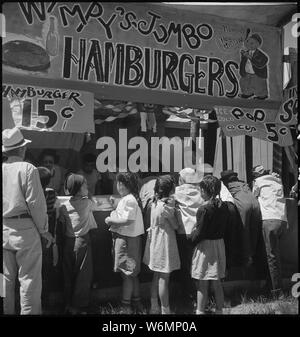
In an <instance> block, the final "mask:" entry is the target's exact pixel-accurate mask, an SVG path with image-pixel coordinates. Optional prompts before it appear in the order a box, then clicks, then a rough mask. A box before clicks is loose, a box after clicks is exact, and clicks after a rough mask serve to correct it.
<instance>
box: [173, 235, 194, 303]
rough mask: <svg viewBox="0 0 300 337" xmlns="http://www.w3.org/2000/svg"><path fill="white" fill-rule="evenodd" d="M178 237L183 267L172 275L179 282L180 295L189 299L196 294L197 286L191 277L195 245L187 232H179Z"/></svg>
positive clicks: (184, 298)
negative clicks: (187, 236)
mask: <svg viewBox="0 0 300 337" xmlns="http://www.w3.org/2000/svg"><path fill="white" fill-rule="evenodd" d="M176 238H177V246H178V251H179V257H180V264H181V268H180V270H176V271H174V272H173V275H172V276H173V280H174V281H175V282H177V283H178V284H179V287H180V289H179V291H180V297H182V299H183V300H187V301H188V300H190V299H191V297H194V296H195V294H196V287H195V284H194V281H193V280H192V277H191V264H192V256H193V246H192V245H191V243H190V241H189V240H188V239H187V238H186V235H185V234H177V236H176ZM177 296H178V294H177Z"/></svg>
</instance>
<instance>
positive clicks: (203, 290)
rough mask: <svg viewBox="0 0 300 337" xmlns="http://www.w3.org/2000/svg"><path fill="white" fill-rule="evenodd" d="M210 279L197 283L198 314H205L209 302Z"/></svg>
mask: <svg viewBox="0 0 300 337" xmlns="http://www.w3.org/2000/svg"><path fill="white" fill-rule="evenodd" d="M207 294H208V281H205V280H199V281H198V284H197V312H196V313H197V314H204V310H205V305H206V302H207Z"/></svg>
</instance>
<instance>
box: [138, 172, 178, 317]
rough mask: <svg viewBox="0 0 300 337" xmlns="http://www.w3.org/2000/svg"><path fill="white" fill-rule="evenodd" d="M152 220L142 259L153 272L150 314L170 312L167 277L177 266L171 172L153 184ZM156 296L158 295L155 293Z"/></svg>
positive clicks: (176, 224)
mask: <svg viewBox="0 0 300 337" xmlns="http://www.w3.org/2000/svg"><path fill="white" fill-rule="evenodd" d="M154 192H155V197H154V201H153V203H152V206H151V221H150V227H149V230H148V237H147V242H146V247H145V254H144V259H143V262H144V263H145V264H146V265H148V267H149V269H150V270H152V271H153V272H154V274H153V280H152V286H151V309H150V313H151V314H158V313H159V312H160V308H159V305H158V297H159V298H160V303H161V313H162V314H170V307H169V278H170V274H171V272H172V271H174V270H177V269H180V258H179V253H178V247H177V241H176V235H175V230H176V229H178V228H179V223H178V220H177V213H176V209H175V200H174V199H173V197H171V195H172V194H174V192H175V185H174V180H173V178H172V177H171V176H170V175H165V176H162V177H159V178H158V179H157V180H156V183H155V187H154ZM158 295H159V296H158Z"/></svg>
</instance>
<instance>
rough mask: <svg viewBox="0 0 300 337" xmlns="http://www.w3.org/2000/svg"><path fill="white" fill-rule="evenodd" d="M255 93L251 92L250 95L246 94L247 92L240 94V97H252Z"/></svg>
mask: <svg viewBox="0 0 300 337" xmlns="http://www.w3.org/2000/svg"><path fill="white" fill-rule="evenodd" d="M253 95H254V94H250V95H245V94H240V95H239V97H241V98H250V97H252V96H253Z"/></svg>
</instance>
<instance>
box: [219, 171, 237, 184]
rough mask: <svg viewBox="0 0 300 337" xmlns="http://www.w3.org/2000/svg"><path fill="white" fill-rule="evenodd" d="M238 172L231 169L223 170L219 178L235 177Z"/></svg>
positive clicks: (224, 179)
mask: <svg viewBox="0 0 300 337" xmlns="http://www.w3.org/2000/svg"><path fill="white" fill-rule="evenodd" d="M237 176H238V174H237V173H236V172H234V171H232V170H225V171H222V172H221V180H222V181H226V180H228V179H230V178H232V177H237Z"/></svg>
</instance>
